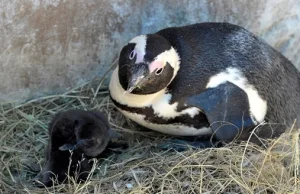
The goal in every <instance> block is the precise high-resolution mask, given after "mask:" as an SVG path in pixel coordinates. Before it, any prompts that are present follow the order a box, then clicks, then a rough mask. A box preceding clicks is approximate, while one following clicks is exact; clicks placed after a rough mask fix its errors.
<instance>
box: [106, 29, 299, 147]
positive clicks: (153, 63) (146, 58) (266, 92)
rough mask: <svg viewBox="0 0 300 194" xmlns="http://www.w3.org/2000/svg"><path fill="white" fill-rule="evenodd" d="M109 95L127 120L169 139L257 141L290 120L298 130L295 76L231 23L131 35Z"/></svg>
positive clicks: (276, 132) (279, 131)
mask: <svg viewBox="0 0 300 194" xmlns="http://www.w3.org/2000/svg"><path fill="white" fill-rule="evenodd" d="M109 90H110V95H111V99H112V101H113V103H114V104H115V105H116V107H117V108H118V110H119V111H121V112H122V113H123V114H124V115H125V116H126V117H128V118H130V119H131V120H133V121H135V122H137V123H138V124H140V125H142V126H144V127H147V128H149V129H152V130H156V131H159V132H162V133H167V134H172V135H179V136H207V135H208V136H209V137H214V138H215V139H216V140H218V141H225V142H230V141H232V140H234V139H235V138H237V139H239V140H247V139H248V138H249V137H250V136H251V137H253V138H252V139H251V140H253V141H257V137H263V138H274V137H278V136H279V135H280V134H282V133H283V132H284V131H285V130H286V129H287V128H288V127H290V126H292V125H293V124H294V121H295V120H296V123H295V124H296V126H297V127H299V126H300V122H299V120H300V116H299V112H300V111H299V110H300V73H299V71H298V70H297V69H296V68H295V66H294V65H293V64H292V63H291V62H290V61H289V60H288V59H286V58H285V57H284V56H283V55H282V54H280V53H279V52H277V51H276V50H275V49H273V48H272V47H271V46H269V45H268V44H267V43H266V42H264V41H263V40H261V39H260V38H258V37H257V36H255V35H254V34H252V33H251V32H249V31H247V30H246V29H244V28H242V27H240V26H237V25H233V24H229V23H198V24H193V25H188V26H182V27H171V28H166V29H163V30H160V31H158V32H156V33H154V34H147V35H140V36H137V37H135V38H133V39H132V40H131V41H130V42H129V43H128V44H127V45H125V46H124V47H123V49H122V50H121V53H120V56H119V64H118V66H117V67H116V69H115V70H114V72H113V74H112V77H111V81H110V85H109ZM258 125H260V127H257V126H258ZM253 129H255V130H253ZM251 132H253V133H254V135H253V134H252V133H251ZM251 134H252V135H251Z"/></svg>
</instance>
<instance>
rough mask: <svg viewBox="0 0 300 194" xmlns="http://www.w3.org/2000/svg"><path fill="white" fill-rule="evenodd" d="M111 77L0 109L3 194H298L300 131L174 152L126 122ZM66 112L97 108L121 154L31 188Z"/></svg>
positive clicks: (162, 137)
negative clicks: (112, 94) (258, 141)
mask: <svg viewBox="0 0 300 194" xmlns="http://www.w3.org/2000/svg"><path fill="white" fill-rule="evenodd" d="M108 79H109V77H108V76H106V77H103V78H100V79H95V80H93V81H92V82H90V83H87V84H85V85H83V86H81V87H78V88H74V89H72V90H70V91H69V92H67V93H65V94H60V95H53V96H48V97H43V98H40V99H36V100H32V101H29V102H27V103H25V104H23V105H19V106H17V107H12V105H9V104H5V105H1V116H0V117H1V118H0V133H1V136H0V156H1V160H0V168H1V171H0V192H2V193H13V192H16V193H275V192H276V193H299V191H300V172H299V170H300V169H299V166H300V158H299V157H300V151H299V149H300V146H299V145H300V140H299V134H300V132H299V130H297V129H291V130H288V131H287V132H286V133H285V134H283V135H282V136H281V137H280V138H279V139H276V140H270V141H269V142H268V143H267V144H268V145H265V146H267V148H264V147H258V146H256V145H254V144H251V143H248V142H244V143H242V144H230V145H227V146H225V147H222V148H209V149H190V148H188V147H187V149H186V151H183V152H177V151H174V150H166V149H162V148H160V147H159V146H158V145H161V144H163V143H164V142H165V140H166V139H170V138H172V137H171V136H166V135H164V134H160V133H156V132H154V131H151V130H147V129H144V128H141V127H139V126H137V125H136V124H134V123H132V122H130V121H129V120H128V119H126V118H124V117H123V116H122V115H121V114H120V113H119V112H118V111H117V110H116V109H115V107H114V106H113V104H112V102H111V101H110V99H109V94H108V90H107V86H106V85H104V84H103V83H107V81H108ZM67 109H85V110H99V111H103V112H104V113H106V114H107V115H108V119H109V122H110V125H111V127H112V128H114V130H116V131H118V132H119V133H121V134H122V138H121V139H120V140H118V141H123V142H128V143H129V147H128V148H127V150H126V151H125V152H119V154H117V153H118V152H117V153H115V154H112V155H108V156H107V157H105V158H101V159H99V161H98V165H94V166H93V168H92V171H91V173H90V176H89V177H88V181H86V182H85V183H83V184H78V183H77V182H76V181H75V180H74V178H70V179H69V181H68V184H62V185H57V186H55V187H50V188H47V189H46V188H36V187H34V186H33V185H32V182H31V180H32V178H33V177H34V176H35V175H36V174H37V173H38V172H39V171H40V169H41V167H42V165H43V164H44V161H43V158H44V157H43V154H44V152H43V151H44V149H45V146H46V145H47V140H48V132H47V130H48V128H47V127H48V123H49V121H50V120H51V119H52V118H53V115H54V114H55V113H57V112H59V111H64V110H67Z"/></svg>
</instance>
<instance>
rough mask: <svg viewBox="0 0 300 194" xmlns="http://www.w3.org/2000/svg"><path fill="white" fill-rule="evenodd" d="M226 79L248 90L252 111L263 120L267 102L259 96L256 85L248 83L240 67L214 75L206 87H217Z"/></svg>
mask: <svg viewBox="0 0 300 194" xmlns="http://www.w3.org/2000/svg"><path fill="white" fill-rule="evenodd" d="M226 81H228V82H231V83H233V84H235V85H236V86H238V87H239V88H241V89H242V90H244V91H245V92H246V94H247V96H248V100H249V105H250V113H251V114H252V116H253V117H254V118H255V119H256V121H258V122H262V121H263V120H264V119H265V116H266V113H267V102H266V101H265V100H263V99H262V98H261V97H260V96H259V94H258V92H257V90H256V89H255V87H254V86H253V85H251V84H249V83H248V80H247V78H246V77H245V76H244V75H243V73H242V72H241V71H240V70H239V69H237V68H232V67H230V68H227V69H226V71H225V72H221V73H219V74H217V75H214V76H212V77H211V78H210V80H209V82H208V84H207V85H206V88H215V87H217V86H218V85H220V84H223V83H225V82H226Z"/></svg>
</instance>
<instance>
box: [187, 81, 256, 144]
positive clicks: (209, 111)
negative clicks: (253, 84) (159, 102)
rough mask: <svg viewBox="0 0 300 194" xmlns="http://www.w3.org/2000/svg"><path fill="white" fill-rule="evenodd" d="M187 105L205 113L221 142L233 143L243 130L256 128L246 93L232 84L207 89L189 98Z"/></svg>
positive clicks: (227, 83)
mask: <svg viewBox="0 0 300 194" xmlns="http://www.w3.org/2000/svg"><path fill="white" fill-rule="evenodd" d="M185 104H186V106H193V107H197V108H199V109H201V110H202V111H203V112H204V113H205V115H206V117H207V119H208V122H209V124H210V127H211V128H212V130H213V132H214V135H215V137H216V139H217V140H219V141H232V140H233V139H234V138H236V137H237V136H238V135H239V134H240V133H241V132H242V131H243V130H245V129H249V128H252V127H254V126H255V121H253V119H252V117H251V115H250V107H249V101H248V96H247V94H246V92H245V91H244V90H242V89H240V88H239V87H238V86H236V85H234V84H232V83H231V82H226V83H224V84H221V85H219V86H217V87H215V88H207V89H206V90H205V91H204V92H202V93H201V94H198V95H193V96H191V97H189V98H188V99H187V100H186V102H185Z"/></svg>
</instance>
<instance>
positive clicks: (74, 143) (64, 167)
mask: <svg viewBox="0 0 300 194" xmlns="http://www.w3.org/2000/svg"><path fill="white" fill-rule="evenodd" d="M48 132H49V133H48V135H49V141H48V145H47V147H46V152H45V160H46V163H45V165H44V167H43V169H42V171H41V172H40V173H39V175H38V176H37V177H36V179H35V180H39V181H40V182H41V183H42V184H43V185H45V186H51V185H52V184H53V182H52V180H51V179H54V180H56V181H57V182H58V183H62V182H64V180H65V179H66V178H67V175H68V176H70V177H73V178H77V181H84V180H86V178H87V176H88V174H89V173H90V170H91V169H92V165H93V162H92V161H90V159H91V158H95V157H99V156H100V154H101V153H102V152H103V151H104V150H105V148H106V147H107V145H108V142H109V140H110V138H111V136H112V132H111V130H110V126H109V123H108V120H107V119H106V117H105V116H104V115H103V114H102V113H101V112H97V111H84V110H68V111H65V112H59V113H57V114H56V115H55V116H54V118H53V119H52V121H51V122H50V124H49V131H48ZM37 185H38V184H37ZM39 186H42V185H39Z"/></svg>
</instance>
